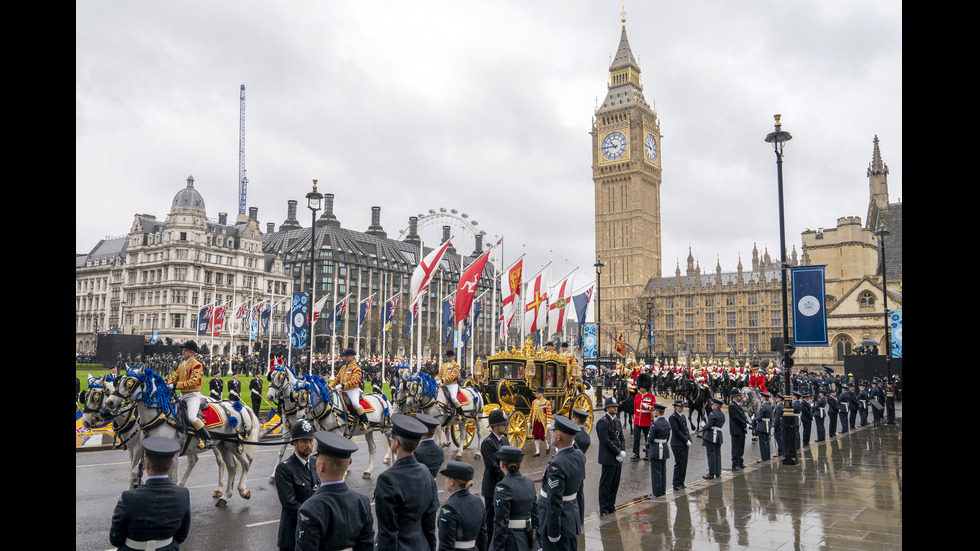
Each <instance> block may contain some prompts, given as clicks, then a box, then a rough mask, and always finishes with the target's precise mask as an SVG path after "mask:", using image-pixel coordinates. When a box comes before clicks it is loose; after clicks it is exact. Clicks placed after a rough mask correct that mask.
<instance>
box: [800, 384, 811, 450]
mask: <svg viewBox="0 0 980 551" xmlns="http://www.w3.org/2000/svg"><path fill="white" fill-rule="evenodd" d="M806 396H807V397H809V394H807V395H806ZM800 422H801V423H803V445H804V446H809V445H810V431H811V430H813V405H812V404H810V401H809V400H800Z"/></svg>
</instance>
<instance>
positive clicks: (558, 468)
mask: <svg viewBox="0 0 980 551" xmlns="http://www.w3.org/2000/svg"><path fill="white" fill-rule="evenodd" d="M579 430H581V429H580V428H579V426H578V425H576V424H575V423H573V422H571V421H570V420H568V418H566V417H563V416H561V415H556V416H555V430H554V432H553V433H552V436H551V438H552V443H553V444H554V446H555V449H556V450H558V451H556V452H555V456H554V457H553V458H552V459H551V461H550V462H549V463H548V466H547V467H546V468H545V471H544V476H543V477H542V479H541V493H540V497H539V498H538V520H539V522H540V526H539V527H538V535H539V538H538V539H539V541H540V542H541V548H542V549H543V550H544V551H549V550H552V549H554V550H558V549H567V550H575V549H576V548H577V547H578V538H577V535H578V531H579V514H578V499H577V498H578V496H577V495H576V491H577V490H578V489H579V488H581V487H582V479H583V477H584V476H585V455H584V454H583V453H582V452H581V451H579V450H577V449H575V448H573V447H572V442H573V441H574V440H575V433H577V432H578V431H579Z"/></svg>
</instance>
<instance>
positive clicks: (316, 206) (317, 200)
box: [306, 180, 323, 373]
mask: <svg viewBox="0 0 980 551" xmlns="http://www.w3.org/2000/svg"><path fill="white" fill-rule="evenodd" d="M322 205H323V194H322V193H320V192H318V191H317V190H316V180H313V191H311V192H309V193H307V194H306V207H307V208H309V209H310V210H311V211H313V221H312V224H311V225H310V297H309V303H308V304H309V305H310V306H309V308H310V310H309V319H310V358H309V361H310V363H309V367H308V369H309V370H310V372H311V373H312V371H313V345H314V343H315V342H316V339H315V338H314V337H315V332H314V331H313V307H314V305H315V304H316V299H315V298H314V296H313V294H314V285H315V282H316V280H315V279H314V276H315V272H316V258H315V256H314V248H316V213H317V211H319V210H320V209H321V208H322Z"/></svg>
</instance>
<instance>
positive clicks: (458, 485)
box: [439, 461, 487, 551]
mask: <svg viewBox="0 0 980 551" xmlns="http://www.w3.org/2000/svg"><path fill="white" fill-rule="evenodd" d="M439 474H441V475H443V476H445V477H446V491H447V492H449V499H447V500H446V503H443V505H442V507H441V508H440V509H439V551H453V550H454V549H465V550H469V551H475V550H479V551H486V550H487V524H486V514H485V513H486V511H485V507H484V505H483V500H482V499H480V498H479V497H477V496H475V495H473V494H471V493H470V488H471V487H473V465H470V464H469V463H463V462H462V461H450V462H449V463H447V464H446V468H445V469H443V470H441V471H439Z"/></svg>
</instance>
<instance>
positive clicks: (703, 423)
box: [701, 421, 707, 429]
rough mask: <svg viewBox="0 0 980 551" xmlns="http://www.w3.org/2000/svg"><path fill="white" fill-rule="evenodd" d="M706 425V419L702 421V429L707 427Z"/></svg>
mask: <svg viewBox="0 0 980 551" xmlns="http://www.w3.org/2000/svg"><path fill="white" fill-rule="evenodd" d="M705 425H707V423H705V422H704V421H701V428H702V429H703V428H704V427H705Z"/></svg>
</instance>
